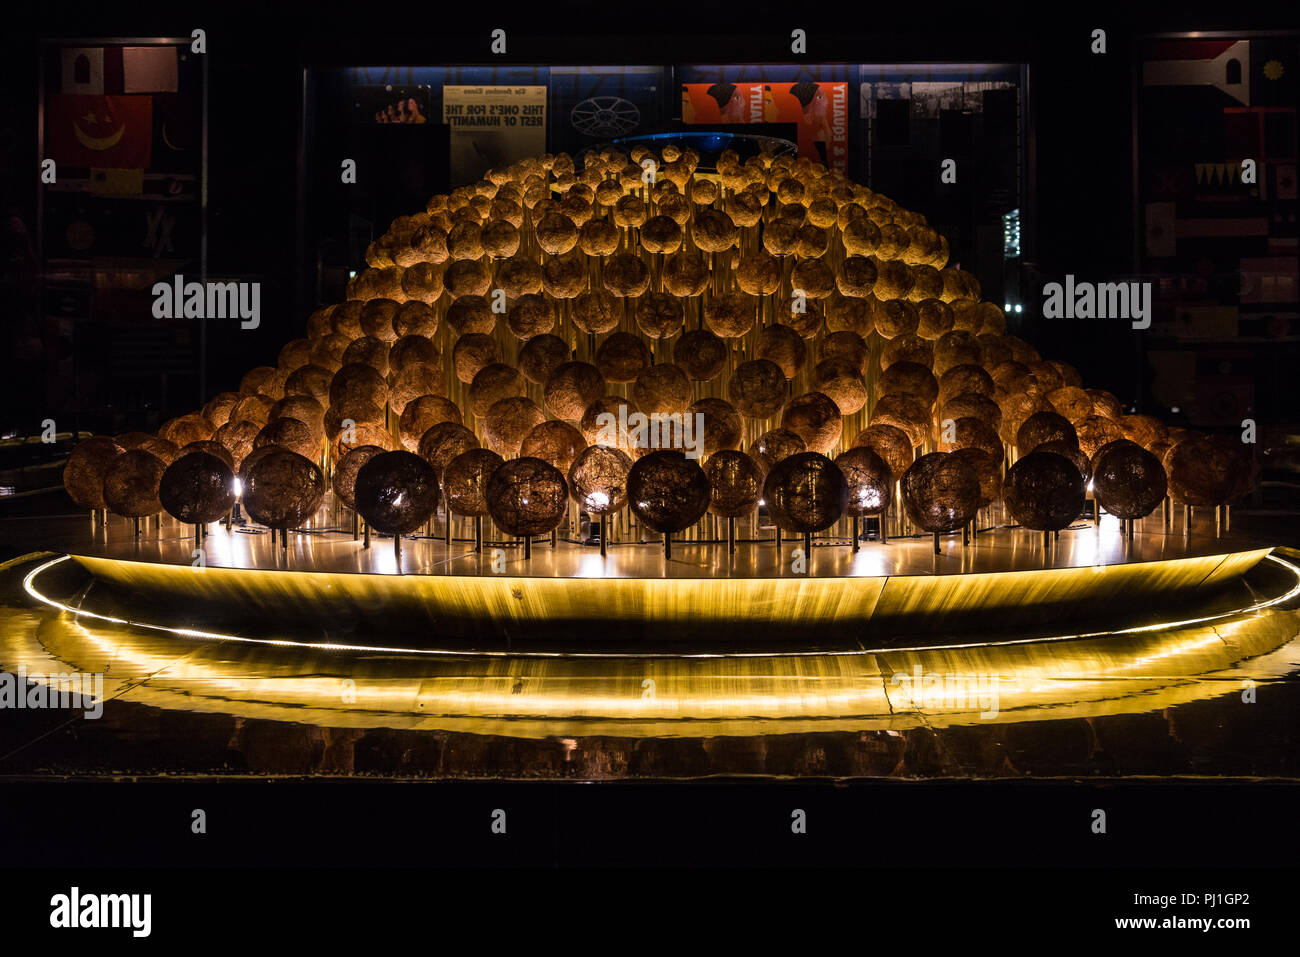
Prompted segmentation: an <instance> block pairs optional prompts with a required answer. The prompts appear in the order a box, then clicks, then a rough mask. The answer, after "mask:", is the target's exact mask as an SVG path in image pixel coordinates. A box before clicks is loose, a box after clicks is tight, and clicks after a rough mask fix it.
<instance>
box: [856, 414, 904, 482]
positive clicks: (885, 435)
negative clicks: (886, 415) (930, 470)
mask: <svg viewBox="0 0 1300 957" xmlns="http://www.w3.org/2000/svg"><path fill="white" fill-rule="evenodd" d="M853 447H854V448H868V449H871V451H873V452H875V453H876V454H877V455H879V456H880V457H881V458H882V459H884V461H885V464H886V465H888V466H889V471H890V474H891V475H893V477H894V481H895V482H897V481H898V480H899V479H901V478H902V477H903V473H904V472H906V471H907V469H908V467H909V466H910V465H911V464H912V462H913V460H914V458H915V454H914V451H913V450H914V448H915V446H913V445H912V440H911V439H909V438H908V437H907V433H906V432H904V431H903V430H902V429H900V428H898V427H897V426H893V425H888V424H886V423H884V422H878V423H876V424H875V425H869V426H867V427H866V428H865V429H863V430H862V431H861V432H859V433H858V434H857V437H856V438H854V440H853Z"/></svg>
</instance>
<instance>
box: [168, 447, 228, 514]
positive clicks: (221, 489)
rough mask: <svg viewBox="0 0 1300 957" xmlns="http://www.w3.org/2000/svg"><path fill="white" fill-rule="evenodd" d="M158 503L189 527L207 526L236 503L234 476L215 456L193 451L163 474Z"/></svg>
mask: <svg viewBox="0 0 1300 957" xmlns="http://www.w3.org/2000/svg"><path fill="white" fill-rule="evenodd" d="M158 500H159V501H160V502H161V503H162V507H163V508H164V509H166V510H167V514H168V515H171V516H173V517H174V518H176V519H179V520H180V521H182V522H184V523H185V524H187V525H206V524H208V522H215V521H216V520H217V519H219V518H221V517H222V516H224V515H226V514H227V513H228V512H229V511H230V509H231V507H232V506H233V505H234V504H235V473H234V472H232V471H231V469H230V466H228V465H227V464H226V463H225V462H223V461H221V459H219V458H217V457H216V456H215V455H209V454H208V453H206V452H190V453H188V454H187V455H182V456H181V457H180V458H178V459H177V460H176V461H175V462H173V463H172V464H171V465H169V466H167V471H165V472H163V474H162V479H161V481H160V482H159V483H158Z"/></svg>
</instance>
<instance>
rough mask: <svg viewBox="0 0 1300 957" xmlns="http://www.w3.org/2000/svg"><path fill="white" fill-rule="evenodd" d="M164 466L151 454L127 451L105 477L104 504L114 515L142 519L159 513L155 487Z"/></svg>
mask: <svg viewBox="0 0 1300 957" xmlns="http://www.w3.org/2000/svg"><path fill="white" fill-rule="evenodd" d="M166 469H167V465H166V463H164V462H163V460H162V459H160V458H158V456H156V455H154V454H153V453H152V452H146V451H145V450H144V449H127V450H126V451H125V452H123V453H122V454H121V455H119V456H118V457H117V458H116V459H114V460H113V462H112V465H111V467H110V468H109V470H108V472H107V474H106V475H105V476H104V489H103V495H104V505H105V506H106V507H107V508H108V510H109V511H110V512H112V513H113V514H114V515H124V516H126V517H127V518H143V517H144V516H145V515H156V514H157V513H159V512H161V511H162V502H160V501H159V500H158V486H159V484H160V483H161V482H162V477H163V472H164V471H166Z"/></svg>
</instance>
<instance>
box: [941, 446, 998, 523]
mask: <svg viewBox="0 0 1300 957" xmlns="http://www.w3.org/2000/svg"><path fill="white" fill-rule="evenodd" d="M952 455H953V456H954V457H956V458H958V459H960V460H961V461H963V462H965V463H966V464H967V465H969V466H970V467H971V468H973V469H974V470H975V474H976V475H978V476H979V480H980V508H983V507H984V506H985V505H991V504H992V503H993V502H996V501H997V500H998V499H1000V498H1001V497H1002V455H1001V453H999V454H998V455H990V454H989V453H988V452H985V451H984V450H983V449H980V448H976V447H974V446H969V447H967V448H964V449H957V450H956V451H955V452H953V453H952Z"/></svg>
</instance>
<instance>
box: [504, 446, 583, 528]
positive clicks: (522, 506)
mask: <svg viewBox="0 0 1300 957" xmlns="http://www.w3.org/2000/svg"><path fill="white" fill-rule="evenodd" d="M486 497H487V507H488V512H489V514H491V516H492V521H494V522H496V524H497V526H498V527H499V528H500V529H501V530H502V531H504V532H506V533H507V534H510V535H519V536H531V535H542V534H545V533H546V532H549V531H551V529H553V528H555V527H556V526H558V525H559V524H560V520H561V519H563V518H564V511H565V505H566V503H567V501H568V497H569V489H568V486H567V485H566V484H565V481H564V475H563V473H561V472H560V470H559V469H557V468H556V467H555V466H553V465H550V464H549V463H547V462H543V461H542V460H541V459H534V458H527V457H525V458H518V459H512V460H511V461H509V462H506V463H505V464H504V465H502V466H501V467H500V468H498V469H497V470H496V471H495V472H493V473H492V477H491V478H490V479H489V480H488V484H487V491H486Z"/></svg>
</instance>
